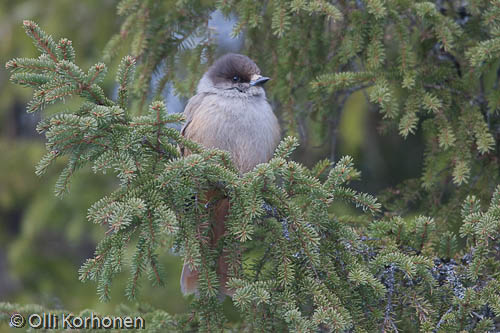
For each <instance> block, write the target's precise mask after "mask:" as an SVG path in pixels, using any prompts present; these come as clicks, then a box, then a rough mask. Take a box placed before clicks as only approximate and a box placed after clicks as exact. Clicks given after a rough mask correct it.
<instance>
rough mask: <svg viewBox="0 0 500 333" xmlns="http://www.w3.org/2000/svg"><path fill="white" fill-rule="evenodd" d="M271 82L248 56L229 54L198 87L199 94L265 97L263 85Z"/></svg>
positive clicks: (218, 61)
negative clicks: (213, 93)
mask: <svg viewBox="0 0 500 333" xmlns="http://www.w3.org/2000/svg"><path fill="white" fill-rule="evenodd" d="M267 81H269V78H268V77H265V76H262V75H261V74H260V69H259V67H258V66H257V65H256V64H255V62H253V60H252V59H250V58H249V57H247V56H244V55H241V54H235V53H228V54H226V55H224V56H222V57H220V58H219V59H217V61H215V62H214V64H213V65H212V66H211V67H210V68H209V69H208V71H207V72H206V73H205V75H204V76H203V78H202V79H201V81H200V84H199V85H198V92H215V93H217V94H221V95H225V96H235V97H236V96H253V95H265V93H264V89H263V88H262V85H263V84H264V83H266V82H267Z"/></svg>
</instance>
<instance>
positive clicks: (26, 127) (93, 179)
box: [0, 0, 423, 330]
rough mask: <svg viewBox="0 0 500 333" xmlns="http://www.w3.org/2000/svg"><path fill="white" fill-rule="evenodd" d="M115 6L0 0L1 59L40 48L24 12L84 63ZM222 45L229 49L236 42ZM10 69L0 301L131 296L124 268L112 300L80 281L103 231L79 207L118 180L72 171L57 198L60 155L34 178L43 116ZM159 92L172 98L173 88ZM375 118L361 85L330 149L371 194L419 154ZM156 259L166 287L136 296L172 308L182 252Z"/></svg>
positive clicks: (105, 308) (1, 92) (1, 126)
mask: <svg viewBox="0 0 500 333" xmlns="http://www.w3.org/2000/svg"><path fill="white" fill-rule="evenodd" d="M115 6H116V2H115V1H112V0H87V1H79V2H77V1H65V0H54V1H39V0H31V1H19V0H3V1H1V2H0V41H1V43H0V60H1V61H0V62H1V63H2V64H5V62H7V61H8V60H9V59H12V58H16V57H36V56H38V53H37V50H36V49H35V47H34V46H33V44H32V42H31V39H30V38H28V37H27V36H26V35H25V33H24V30H23V28H22V21H23V20H24V19H30V20H33V21H35V22H37V23H38V24H39V26H40V27H41V28H42V29H44V30H45V31H46V32H47V33H49V34H51V35H53V36H54V38H55V39H56V40H58V39H59V38H61V37H66V38H68V39H70V40H72V41H73V45H74V47H75V49H76V51H77V56H76V62H77V63H78V64H79V65H80V66H81V67H82V68H84V69H86V68H88V67H89V66H90V65H91V64H93V63H95V62H97V61H100V60H101V58H102V50H103V49H104V46H105V45H106V42H107V41H108V40H109V38H110V37H111V36H112V35H113V34H114V33H116V32H117V31H118V30H119V26H120V23H121V22H120V18H119V17H118V16H117V15H116V9H115ZM230 24H231V22H229V21H228V22H226V25H230ZM225 28H227V27H225ZM229 30H230V29H229ZM221 43H222V42H221ZM238 43H239V42H238ZM224 47H225V48H226V49H228V48H229V49H231V48H232V49H234V47H235V46H234V45H232V46H224ZM119 58H120V57H117V59H119ZM108 65H109V74H108V80H107V81H106V82H105V85H106V87H107V93H108V94H109V95H110V96H111V95H112V94H113V89H114V87H113V81H112V80H113V77H114V75H115V71H116V67H117V63H112V64H108ZM8 77H9V76H8V73H7V72H6V71H5V67H4V66H1V67H0V161H1V163H0V301H4V302H15V303H21V304H28V303H37V304H42V305H44V306H46V307H48V308H64V309H67V310H70V311H74V312H80V311H81V310H82V309H85V308H91V309H94V310H96V311H99V312H101V313H113V311H114V309H115V308H116V305H117V304H120V303H125V304H130V302H129V301H128V300H127V299H126V298H125V297H124V296H123V286H124V283H125V279H127V278H128V274H127V273H126V272H124V273H123V274H122V275H121V276H120V277H119V278H117V279H115V284H114V288H113V293H112V300H111V302H110V303H100V302H99V299H98V297H97V294H96V290H95V287H96V286H95V285H94V284H89V283H87V284H83V283H80V282H79V280H78V268H79V267H80V265H81V264H82V263H83V262H84V261H85V259H87V258H89V257H91V256H92V255H93V251H94V249H95V245H96V244H97V242H98V241H99V240H100V239H102V237H103V234H104V232H105V230H104V228H103V227H101V226H98V225H92V224H90V223H89V222H88V221H87V220H86V217H85V216H86V213H87V209H88V208H89V207H90V205H92V204H93V203H94V202H95V201H97V200H98V199H99V198H101V197H102V196H104V195H105V194H107V193H110V192H111V191H112V190H113V188H115V187H116V181H115V179H114V176H113V175H105V176H103V175H96V174H94V173H92V171H91V170H89V169H86V170H84V171H81V172H79V174H78V175H77V177H75V178H74V180H73V183H72V185H71V192H70V193H69V194H68V195H66V197H65V198H64V199H62V200H59V199H57V198H55V196H54V194H53V193H54V184H55V181H56V177H57V175H58V173H59V171H60V170H61V168H62V163H59V164H56V165H55V166H54V167H52V168H50V169H49V173H48V174H46V175H45V176H43V177H41V178H40V177H37V176H36V175H35V174H34V171H35V165H36V163H37V162H38V160H39V159H40V158H41V157H42V155H43V154H44V153H45V147H44V138H43V137H42V136H39V135H37V134H36V131H35V126H36V123H37V122H38V120H39V119H40V117H43V115H40V114H27V113H26V112H25V105H26V103H27V102H28V100H29V99H30V97H31V94H32V91H31V89H26V88H22V87H20V86H15V85H13V84H11V83H10V82H9V80H8ZM166 96H170V98H173V97H172V95H171V94H168V95H166ZM174 102H175V101H174ZM184 102H185V101H184ZM167 105H179V110H173V111H182V101H177V104H175V103H173V104H172V101H167ZM70 107H71V101H67V103H66V104H60V105H59V104H58V105H56V106H51V107H49V108H47V110H46V111H45V112H47V113H52V112H57V111H60V110H63V109H65V108H70ZM170 111H172V110H170ZM379 120H380V115H379V113H378V112H376V111H375V110H374V109H372V108H371V107H370V106H369V105H368V104H367V102H366V98H365V96H364V95H363V92H358V93H355V94H353V95H352V96H351V97H350V98H349V99H348V101H347V103H346V104H345V110H344V112H343V113H342V118H341V120H340V125H339V128H338V131H339V132H338V155H339V156H341V155H345V154H349V155H351V156H353V157H354V160H355V163H356V167H357V168H358V169H360V170H361V172H362V181H360V182H358V183H357V184H354V185H355V187H356V188H357V189H360V190H363V191H367V192H369V193H371V194H375V195H376V194H377V193H379V191H380V190H381V189H384V188H387V187H388V186H392V185H396V184H398V183H400V182H401V181H402V180H404V179H408V178H416V177H419V176H420V172H421V166H422V160H421V158H422V155H423V143H422V140H421V139H422V138H421V133H420V132H417V134H416V135H414V136H410V137H409V138H408V139H406V140H404V139H403V138H402V137H401V136H399V135H397V133H395V131H393V133H392V134H387V135H383V136H382V135H381V134H379V132H380V131H378V129H377V126H378V124H379ZM324 156H325V152H324V151H322V147H321V145H320V146H318V147H311V146H307V148H305V147H304V148H302V149H300V150H299V153H298V154H297V156H296V157H295V158H296V159H297V160H298V161H300V162H303V163H304V164H306V165H308V166H311V165H313V164H314V162H316V160H317V159H319V158H320V157H324ZM343 209H347V208H343ZM162 261H163V264H164V265H165V267H166V271H167V284H166V286H165V287H164V288H163V290H161V291H158V289H156V288H153V287H151V286H149V284H148V283H147V282H144V283H143V285H142V294H141V296H140V300H141V302H146V303H150V304H151V305H153V306H155V307H158V308H162V309H165V310H166V311H168V312H171V313H179V312H183V311H185V310H186V308H187V302H186V300H185V299H184V298H183V297H182V296H181V293H180V290H179V283H178V281H179V277H180V272H181V266H182V262H181V259H180V258H179V257H177V256H173V255H170V254H168V253H164V254H163V256H162ZM130 305H133V304H130ZM2 328H5V329H7V327H6V326H4V327H2V326H0V330H1V329H2Z"/></svg>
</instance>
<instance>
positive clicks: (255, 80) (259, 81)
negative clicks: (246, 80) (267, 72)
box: [250, 75, 271, 87]
mask: <svg viewBox="0 0 500 333" xmlns="http://www.w3.org/2000/svg"><path fill="white" fill-rule="evenodd" d="M269 80H271V78H268V77H265V76H261V75H253V76H252V78H251V79H250V86H252V87H253V86H260V85H263V84H264V83H266V82H267V81H269Z"/></svg>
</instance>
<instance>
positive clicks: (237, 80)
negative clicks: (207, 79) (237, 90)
mask: <svg viewBox="0 0 500 333" xmlns="http://www.w3.org/2000/svg"><path fill="white" fill-rule="evenodd" d="M240 81H241V78H240V77H239V76H238V75H235V76H233V82H240Z"/></svg>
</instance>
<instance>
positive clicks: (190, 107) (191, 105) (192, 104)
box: [179, 93, 207, 156]
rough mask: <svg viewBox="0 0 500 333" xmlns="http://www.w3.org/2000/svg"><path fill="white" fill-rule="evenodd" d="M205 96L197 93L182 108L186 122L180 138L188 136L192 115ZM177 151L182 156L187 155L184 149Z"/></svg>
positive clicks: (180, 148)
mask: <svg viewBox="0 0 500 333" xmlns="http://www.w3.org/2000/svg"><path fill="white" fill-rule="evenodd" d="M206 95H207V94H206V93H199V94H196V95H194V96H193V97H191V98H190V99H189V101H188V103H187V105H186V107H185V108H184V117H185V118H186V122H185V123H184V126H182V129H181V135H182V136H184V137H187V136H188V132H189V130H188V127H189V125H190V124H191V121H192V120H193V116H194V114H195V113H196V111H197V110H198V108H199V107H200V105H201V104H202V102H203V98H205V96H206ZM179 150H180V152H181V155H182V156H185V155H186V154H187V152H186V151H185V148H184V147H179Z"/></svg>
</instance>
